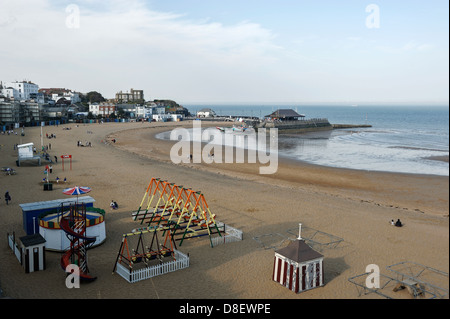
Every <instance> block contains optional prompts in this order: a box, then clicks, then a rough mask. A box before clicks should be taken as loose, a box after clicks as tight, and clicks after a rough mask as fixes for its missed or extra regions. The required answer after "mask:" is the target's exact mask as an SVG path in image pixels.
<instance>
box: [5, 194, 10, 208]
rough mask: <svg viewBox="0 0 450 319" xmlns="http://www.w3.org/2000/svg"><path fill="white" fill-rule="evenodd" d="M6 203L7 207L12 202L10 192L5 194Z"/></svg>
mask: <svg viewBox="0 0 450 319" xmlns="http://www.w3.org/2000/svg"><path fill="white" fill-rule="evenodd" d="M5 201H6V205H8V203H9V201H11V196H9V191H6V193H5Z"/></svg>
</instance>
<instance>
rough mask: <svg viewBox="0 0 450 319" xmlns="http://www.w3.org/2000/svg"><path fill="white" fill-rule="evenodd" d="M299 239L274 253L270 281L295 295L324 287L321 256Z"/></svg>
mask: <svg viewBox="0 0 450 319" xmlns="http://www.w3.org/2000/svg"><path fill="white" fill-rule="evenodd" d="M299 228H300V229H299V237H298V238H297V240H295V241H293V242H291V243H290V244H289V245H288V246H287V247H284V248H281V249H279V250H277V251H275V259H274V265H273V275H272V279H273V280H274V281H276V282H278V283H280V284H281V285H283V286H285V287H286V288H288V289H289V290H292V291H294V292H295V293H300V292H303V291H306V290H309V289H312V288H317V287H320V286H323V285H324V278H323V255H322V254H320V253H318V252H317V251H315V250H314V249H312V248H311V247H310V246H309V245H308V244H306V243H305V241H304V240H303V239H302V238H301V224H300V227H299Z"/></svg>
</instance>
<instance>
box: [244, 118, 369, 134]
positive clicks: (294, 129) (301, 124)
mask: <svg viewBox="0 0 450 319" xmlns="http://www.w3.org/2000/svg"><path fill="white" fill-rule="evenodd" d="M247 124H249V126H253V127H254V128H255V130H258V129H261V128H265V129H270V128H277V129H278V133H279V134H283V133H285V134H292V133H306V132H317V131H329V130H333V129H349V128H367V127H372V125H368V124H331V123H330V122H329V121H328V119H326V118H313V119H307V120H298V121H264V122H253V123H248V122H247Z"/></svg>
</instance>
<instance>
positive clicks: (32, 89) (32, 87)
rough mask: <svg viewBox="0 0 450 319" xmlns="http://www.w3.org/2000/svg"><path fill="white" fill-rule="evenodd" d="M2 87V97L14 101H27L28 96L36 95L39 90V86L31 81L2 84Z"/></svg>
mask: <svg viewBox="0 0 450 319" xmlns="http://www.w3.org/2000/svg"><path fill="white" fill-rule="evenodd" d="M2 87H3V88H5V92H3V90H2V93H3V95H4V96H6V95H8V97H10V98H14V99H16V100H29V99H30V94H33V93H34V94H37V93H38V90H39V86H38V85H37V84H34V83H33V82H31V81H14V82H4V83H3V84H2Z"/></svg>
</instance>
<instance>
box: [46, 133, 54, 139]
mask: <svg viewBox="0 0 450 319" xmlns="http://www.w3.org/2000/svg"><path fill="white" fill-rule="evenodd" d="M45 136H46V137H47V138H56V134H53V133H51V134H48V133H45Z"/></svg>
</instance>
